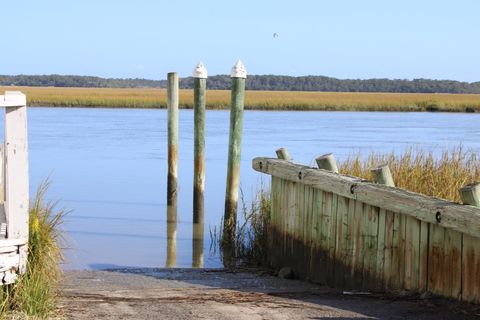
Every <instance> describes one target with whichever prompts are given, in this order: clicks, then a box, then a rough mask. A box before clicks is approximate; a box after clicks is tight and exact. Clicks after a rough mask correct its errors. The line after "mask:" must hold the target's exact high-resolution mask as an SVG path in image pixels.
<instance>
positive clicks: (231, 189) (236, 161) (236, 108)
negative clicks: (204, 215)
mask: <svg viewBox="0 0 480 320" xmlns="http://www.w3.org/2000/svg"><path fill="white" fill-rule="evenodd" d="M230 76H231V78H232V105H231V109H230V135H229V142H228V163H227V165H228V168H227V188H226V195H225V216H224V221H223V240H224V241H223V243H224V244H226V245H228V246H231V245H233V244H234V242H235V228H236V219H237V204H238V186H239V179H240V154H241V147H242V127H243V107H244V99H245V79H246V78H247V70H245V67H244V66H243V64H242V62H241V61H240V60H238V62H237V63H236V64H235V65H234V66H233V68H232V72H231V73H230Z"/></svg>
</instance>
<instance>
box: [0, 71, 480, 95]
mask: <svg viewBox="0 0 480 320" xmlns="http://www.w3.org/2000/svg"><path fill="white" fill-rule="evenodd" d="M0 85H2V86H35V87H36V86H41V87H89V88H165V87H166V85H167V83H166V80H148V79H138V78H135V79H116V78H100V77H90V76H75V75H55V74H54V75H15V76H10V75H0ZM230 85H231V79H230V77H229V76H227V75H216V76H211V77H209V78H208V79H207V87H208V88H209V89H229V88H230ZM180 87H181V88H184V89H191V88H192V87H193V78H192V77H187V78H182V79H180ZM246 88H247V89H249V90H279V91H332V92H411V93H480V82H472V83H469V82H460V81H453V80H431V79H414V80H406V79H337V78H331V77H325V76H302V77H291V76H279V75H249V76H248V77H247V80H246Z"/></svg>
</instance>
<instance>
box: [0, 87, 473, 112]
mask: <svg viewBox="0 0 480 320" xmlns="http://www.w3.org/2000/svg"><path fill="white" fill-rule="evenodd" d="M7 90H17V91H22V92H24V93H25V94H26V95H27V102H28V105H31V106H38V107H65V108H70V107H80V108H113V109H121V108H132V109H137V108H138V109H165V108H166V90H165V89H151V88H149V89H129V88H127V89H124V88H114V89H111V88H59V87H5V86H3V87H0V92H3V91H7ZM179 93H180V103H179V104H180V109H192V108H193V90H190V89H181V90H180V92H179ZM206 99H207V103H206V106H207V109H208V110H228V109H229V106H230V99H231V97H230V91H229V90H207V97H206ZM245 110H259V111H340V112H448V113H480V94H428V93H372V92H314V91H253V90H247V91H246V95H245Z"/></svg>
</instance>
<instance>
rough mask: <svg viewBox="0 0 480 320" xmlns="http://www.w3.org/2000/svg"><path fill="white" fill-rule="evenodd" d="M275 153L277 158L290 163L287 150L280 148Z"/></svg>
mask: <svg viewBox="0 0 480 320" xmlns="http://www.w3.org/2000/svg"><path fill="white" fill-rule="evenodd" d="M275 152H276V153H277V158H278V159H282V160H287V161H290V160H291V158H290V154H289V153H288V150H287V148H280V149H277V151H275Z"/></svg>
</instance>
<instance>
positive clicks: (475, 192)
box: [459, 183, 480, 207]
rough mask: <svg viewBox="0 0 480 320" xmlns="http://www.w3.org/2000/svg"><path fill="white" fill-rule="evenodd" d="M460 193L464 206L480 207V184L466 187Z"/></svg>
mask: <svg viewBox="0 0 480 320" xmlns="http://www.w3.org/2000/svg"><path fill="white" fill-rule="evenodd" d="M459 192H460V197H461V198H462V202H463V204H467V205H471V206H475V207H480V183H473V184H469V185H466V186H464V187H462V188H460V190H459Z"/></svg>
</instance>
